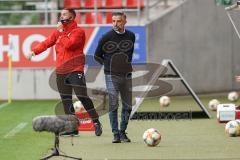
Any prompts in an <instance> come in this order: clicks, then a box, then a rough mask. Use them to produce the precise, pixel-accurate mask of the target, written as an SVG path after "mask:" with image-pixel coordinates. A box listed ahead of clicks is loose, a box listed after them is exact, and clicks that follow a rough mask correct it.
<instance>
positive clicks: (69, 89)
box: [56, 72, 99, 123]
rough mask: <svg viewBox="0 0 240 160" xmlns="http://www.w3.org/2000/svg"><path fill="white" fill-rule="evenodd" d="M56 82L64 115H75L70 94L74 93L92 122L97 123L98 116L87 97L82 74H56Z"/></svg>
mask: <svg viewBox="0 0 240 160" xmlns="http://www.w3.org/2000/svg"><path fill="white" fill-rule="evenodd" d="M56 80H57V87H58V91H59V93H60V96H61V100H62V103H63V107H64V112H65V114H74V113H75V112H74V108H73V104H72V93H73V91H74V92H75V94H76V96H77V98H78V99H79V100H80V101H81V102H82V104H83V106H84V108H85V109H86V111H87V112H88V114H89V116H90V117H91V118H92V120H93V122H94V123H96V122H99V121H98V114H97V112H96V110H95V108H94V105H93V102H92V100H91V99H90V98H89V97H88V95H87V87H86V82H85V76H84V74H83V73H81V72H72V73H69V74H57V79H56Z"/></svg>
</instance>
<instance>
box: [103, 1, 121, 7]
mask: <svg viewBox="0 0 240 160" xmlns="http://www.w3.org/2000/svg"><path fill="white" fill-rule="evenodd" d="M105 7H106V8H122V7H123V3H122V1H119V0H106V6H105Z"/></svg>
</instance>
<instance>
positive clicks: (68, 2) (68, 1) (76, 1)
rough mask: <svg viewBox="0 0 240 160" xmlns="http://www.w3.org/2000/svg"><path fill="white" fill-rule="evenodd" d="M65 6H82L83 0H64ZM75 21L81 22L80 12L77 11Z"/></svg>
mask: <svg viewBox="0 0 240 160" xmlns="http://www.w3.org/2000/svg"><path fill="white" fill-rule="evenodd" d="M64 8H81V0H64ZM75 21H76V22H77V23H81V15H80V13H79V12H78V13H76V18H75Z"/></svg>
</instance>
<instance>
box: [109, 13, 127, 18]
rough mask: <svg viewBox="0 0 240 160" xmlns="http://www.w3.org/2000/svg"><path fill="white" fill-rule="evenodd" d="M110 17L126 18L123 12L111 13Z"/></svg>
mask: <svg viewBox="0 0 240 160" xmlns="http://www.w3.org/2000/svg"><path fill="white" fill-rule="evenodd" d="M112 16H123V17H124V18H125V19H126V18H127V16H126V14H125V13H123V12H112Z"/></svg>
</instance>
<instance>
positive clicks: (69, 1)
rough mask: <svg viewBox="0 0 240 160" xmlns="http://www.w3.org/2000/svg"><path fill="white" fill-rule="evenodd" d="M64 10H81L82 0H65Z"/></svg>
mask: <svg viewBox="0 0 240 160" xmlns="http://www.w3.org/2000/svg"><path fill="white" fill-rule="evenodd" d="M64 8H81V0H64Z"/></svg>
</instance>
